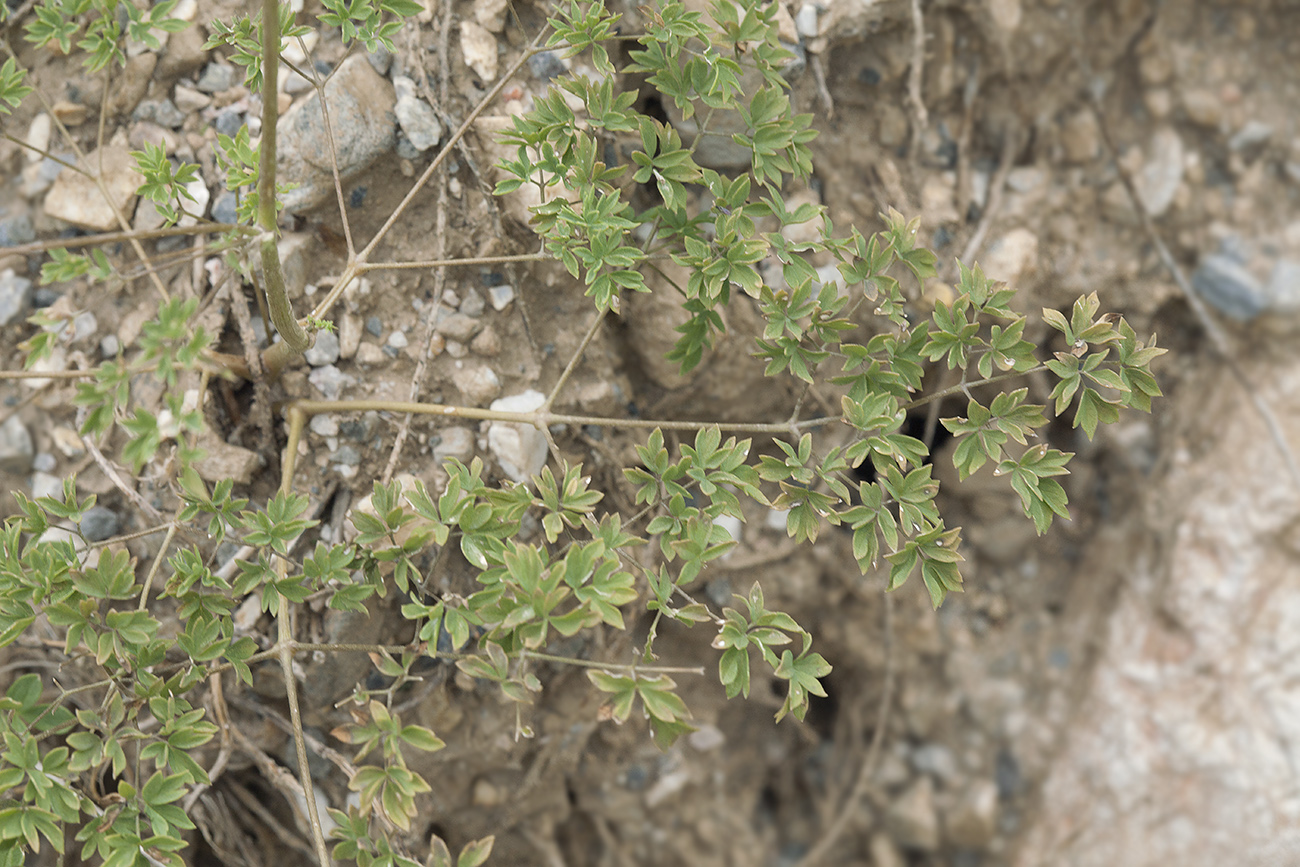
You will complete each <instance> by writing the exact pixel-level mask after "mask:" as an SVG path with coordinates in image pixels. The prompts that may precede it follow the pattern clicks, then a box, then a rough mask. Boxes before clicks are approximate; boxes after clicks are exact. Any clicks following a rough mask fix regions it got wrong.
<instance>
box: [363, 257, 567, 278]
mask: <svg viewBox="0 0 1300 867" xmlns="http://www.w3.org/2000/svg"><path fill="white" fill-rule="evenodd" d="M554 258H555V257H554V256H552V255H551V254H550V253H547V252H544V251H543V252H539V253H520V254H518V255H515V256H479V257H477V258H471V259H424V260H421V261H415V262H358V263H357V267H356V270H357V271H358V272H359V273H362V274H365V273H368V272H370V271H423V270H425V269H432V268H454V267H458V266H463V265H513V264H516V263H519V262H548V261H550V260H551V259H554Z"/></svg>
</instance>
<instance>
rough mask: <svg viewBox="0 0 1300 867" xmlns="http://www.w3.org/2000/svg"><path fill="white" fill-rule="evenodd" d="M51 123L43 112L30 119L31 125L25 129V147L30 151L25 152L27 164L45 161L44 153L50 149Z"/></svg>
mask: <svg viewBox="0 0 1300 867" xmlns="http://www.w3.org/2000/svg"><path fill="white" fill-rule="evenodd" d="M53 123H54V122H53V121H52V120H51V119H50V116H49V115H48V114H46V113H45V112H41V113H40V114H38V115H36V117H34V118H32V125H31V126H29V127H28V128H27V146H28V147H29V148H31V150H28V151H26V154H27V162H29V163H39V162H40V161H41V160H43V159H45V153H47V152H49V149H50V136H51V135H52V133H53Z"/></svg>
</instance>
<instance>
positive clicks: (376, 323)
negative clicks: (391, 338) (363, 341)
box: [366, 316, 384, 337]
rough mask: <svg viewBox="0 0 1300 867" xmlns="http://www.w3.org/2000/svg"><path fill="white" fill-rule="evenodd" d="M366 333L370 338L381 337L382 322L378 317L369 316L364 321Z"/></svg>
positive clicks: (382, 330) (382, 331) (382, 332)
mask: <svg viewBox="0 0 1300 867" xmlns="http://www.w3.org/2000/svg"><path fill="white" fill-rule="evenodd" d="M366 331H368V332H369V333H370V335H371V336H372V337H382V336H383V334H384V321H383V320H382V319H380V318H379V317H378V316H371V317H370V318H368V319H367V320H366Z"/></svg>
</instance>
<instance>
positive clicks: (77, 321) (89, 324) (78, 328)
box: [72, 310, 99, 343]
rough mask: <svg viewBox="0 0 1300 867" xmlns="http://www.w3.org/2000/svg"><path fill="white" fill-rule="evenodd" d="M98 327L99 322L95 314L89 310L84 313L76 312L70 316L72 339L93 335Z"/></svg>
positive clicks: (74, 340)
mask: <svg viewBox="0 0 1300 867" xmlns="http://www.w3.org/2000/svg"><path fill="white" fill-rule="evenodd" d="M98 329H99V322H98V321H97V320H96V319H95V314H94V313H91V312H90V311H89V310H87V311H85V312H84V313H78V314H77V315H76V316H74V317H73V318H72V341H73V342H74V343H75V342H77V341H78V340H85V339H86V338H87V337H90V336H91V335H93V334H94V333H95V332H96V331H97V330H98Z"/></svg>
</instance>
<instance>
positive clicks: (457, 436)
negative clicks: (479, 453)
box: [433, 427, 474, 464]
mask: <svg viewBox="0 0 1300 867" xmlns="http://www.w3.org/2000/svg"><path fill="white" fill-rule="evenodd" d="M472 457H474V432H473V431H471V430H470V429H469V428H463V427H449V428H445V429H443V430H441V431H439V432H438V442H437V443H436V444H435V445H434V447H433V460H434V462H435V463H438V464H441V463H442V462H443V461H445V460H446V459H447V458H455V459H456V460H458V461H460V462H461V463H469V460H470V458H472Z"/></svg>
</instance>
